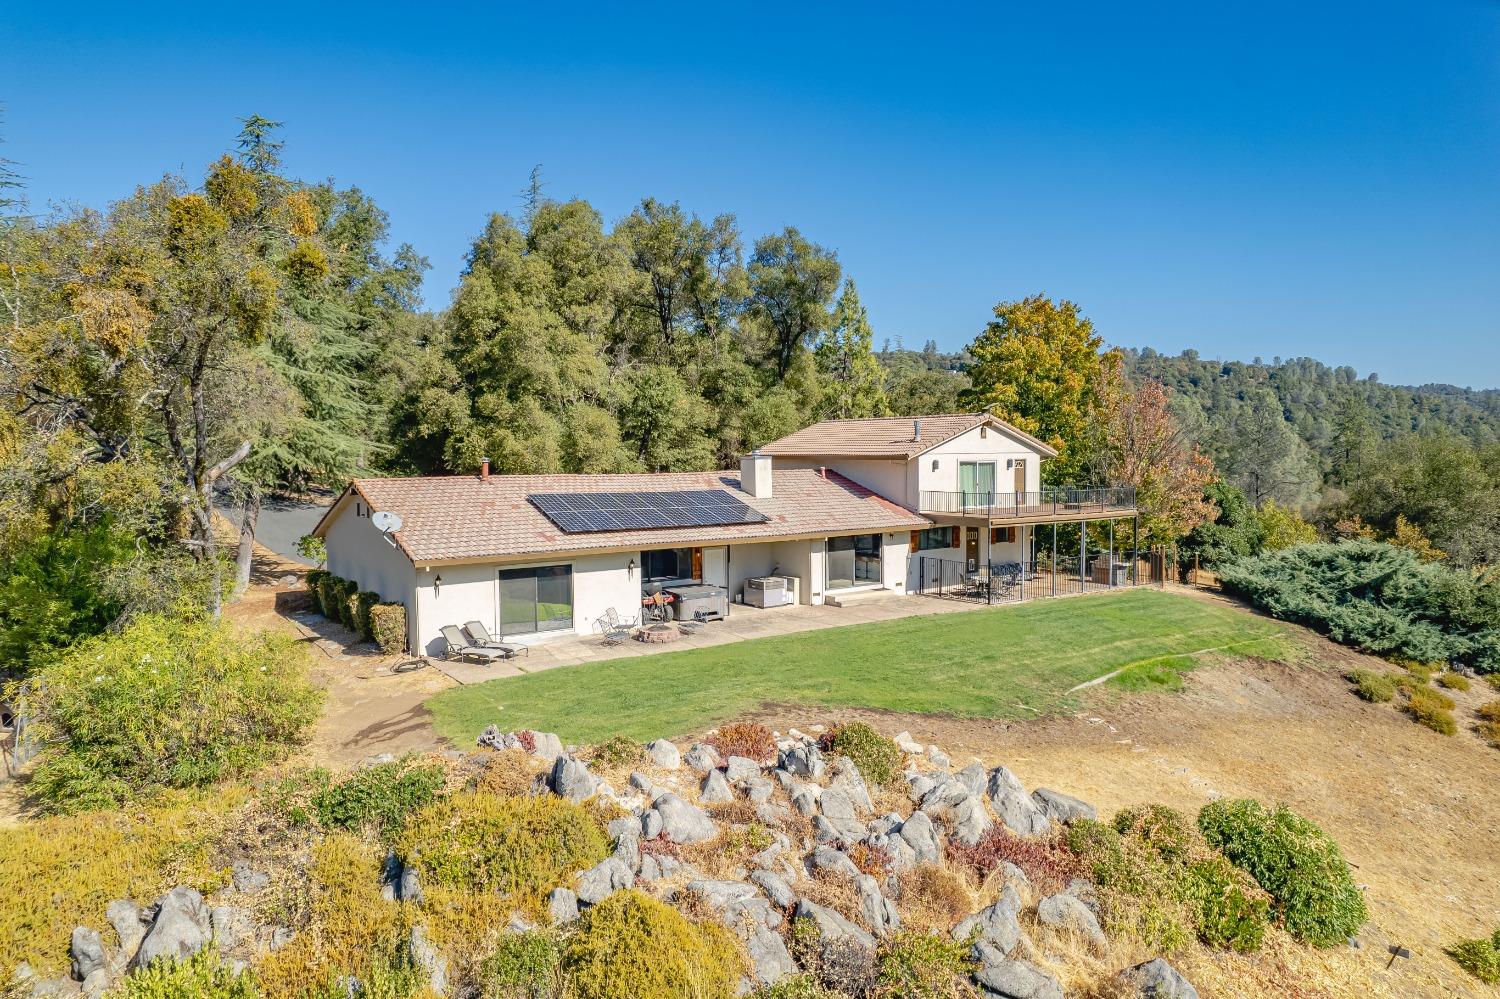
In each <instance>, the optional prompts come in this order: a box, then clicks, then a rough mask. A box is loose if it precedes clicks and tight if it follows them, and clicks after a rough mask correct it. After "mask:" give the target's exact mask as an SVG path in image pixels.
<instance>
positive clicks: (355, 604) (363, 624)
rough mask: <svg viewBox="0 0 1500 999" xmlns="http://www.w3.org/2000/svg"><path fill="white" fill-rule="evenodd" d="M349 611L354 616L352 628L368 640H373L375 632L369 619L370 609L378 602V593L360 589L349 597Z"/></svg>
mask: <svg viewBox="0 0 1500 999" xmlns="http://www.w3.org/2000/svg"><path fill="white" fill-rule="evenodd" d="M350 601H351V603H350V613H351V614H353V616H354V630H355V631H357V632H359V633H360V634H361V635H363V636H364V637H365V638H366V639H368V640H370V641H374V640H375V632H374V629H373V626H372V622H371V620H370V609H371V608H373V607H374V606H375V605H376V604H378V603H380V594H378V593H374V592H372V591H370V590H360V591H359V592H358V593H356V594H354V596H353V597H351V598H350Z"/></svg>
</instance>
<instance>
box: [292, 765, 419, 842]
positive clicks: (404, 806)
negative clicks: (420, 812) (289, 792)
mask: <svg viewBox="0 0 1500 999" xmlns="http://www.w3.org/2000/svg"><path fill="white" fill-rule="evenodd" d="M442 787H443V768H442V767H440V766H437V765H435V764H434V765H429V766H413V765H412V764H410V763H409V762H407V761H404V760H402V761H397V762H395V763H381V764H378V765H376V766H373V767H365V768H363V769H361V770H358V771H356V772H355V773H353V774H351V775H350V776H348V777H346V778H345V779H343V780H341V781H339V782H338V783H337V784H334V785H332V786H331V787H329V788H327V789H325V790H323V791H322V792H320V793H319V794H317V795H315V796H314V797H313V800H312V804H313V807H314V808H315V809H316V810H317V814H318V821H319V822H320V823H322V824H323V825H324V826H326V827H328V828H330V829H347V830H350V831H359V830H368V831H371V832H375V833H377V834H379V836H380V838H381V839H382V840H383V841H388V840H391V839H393V838H394V837H395V836H396V834H397V833H399V832H400V830H401V826H402V824H403V823H404V822H405V820H406V817H407V816H409V815H411V814H412V813H413V812H415V811H417V809H419V808H422V807H423V806H425V805H426V804H427V803H428V802H430V801H431V800H432V799H433V798H434V797H435V796H436V795H437V793H438V791H440V790H441V789H442Z"/></svg>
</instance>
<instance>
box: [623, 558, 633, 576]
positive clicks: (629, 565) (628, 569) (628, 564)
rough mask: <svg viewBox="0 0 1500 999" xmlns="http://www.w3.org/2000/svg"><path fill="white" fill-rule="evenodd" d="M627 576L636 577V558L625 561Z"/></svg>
mask: <svg viewBox="0 0 1500 999" xmlns="http://www.w3.org/2000/svg"><path fill="white" fill-rule="evenodd" d="M625 578H626V579H634V578H635V559H631V560H630V561H629V562H626V563H625Z"/></svg>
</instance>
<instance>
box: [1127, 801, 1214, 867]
mask: <svg viewBox="0 0 1500 999" xmlns="http://www.w3.org/2000/svg"><path fill="white" fill-rule="evenodd" d="M1111 824H1112V825H1113V826H1114V827H1115V831H1116V832H1118V833H1119V834H1120V835H1121V836H1124V837H1126V838H1127V839H1134V840H1136V841H1138V842H1139V843H1141V845H1143V846H1145V847H1146V848H1147V849H1149V850H1151V852H1153V853H1155V854H1156V856H1157V858H1158V859H1160V860H1161V861H1162V863H1164V864H1167V865H1169V866H1174V867H1175V866H1181V865H1183V864H1186V863H1187V862H1188V861H1189V860H1190V859H1191V858H1192V856H1193V854H1194V852H1195V851H1196V850H1197V848H1198V847H1199V846H1200V844H1201V843H1202V839H1201V838H1200V836H1199V833H1198V830H1197V829H1196V828H1194V827H1193V824H1192V822H1190V821H1189V820H1188V817H1187V816H1186V815H1183V814H1182V813H1181V812H1179V811H1178V810H1177V809H1175V808H1169V807H1167V806H1166V805H1156V804H1152V805H1146V806H1144V807H1142V808H1125V809H1121V810H1120V811H1119V812H1116V813H1115V817H1114V821H1113V822H1112V823H1111Z"/></svg>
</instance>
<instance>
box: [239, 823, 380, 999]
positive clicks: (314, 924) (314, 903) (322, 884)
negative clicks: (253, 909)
mask: <svg viewBox="0 0 1500 999" xmlns="http://www.w3.org/2000/svg"><path fill="white" fill-rule="evenodd" d="M383 862H384V854H383V851H381V852H377V851H376V850H375V849H373V848H372V847H370V846H369V845H367V844H365V843H364V842H362V841H360V840H359V839H358V838H357V837H355V836H353V835H351V834H349V833H331V834H329V835H327V836H324V837H323V838H322V839H320V840H318V841H317V842H316V843H314V844H313V847H312V856H311V861H310V863H309V864H308V868H307V881H306V883H305V885H299V886H296V887H288V888H287V889H284V892H285V894H284V895H283V897H282V898H280V899H279V900H278V901H279V902H280V907H281V908H282V909H283V910H285V911H286V912H287V915H288V916H289V917H290V923H291V925H292V929H293V930H295V931H296V932H295V935H294V936H293V937H292V939H291V941H290V942H289V943H287V944H286V945H285V946H283V947H281V948H280V949H279V950H277V951H275V952H274V953H271V954H269V955H267V956H266V957H264V958H263V959H262V960H261V961H260V962H259V964H258V966H257V967H256V969H255V970H256V976H257V978H259V980H260V985H261V988H262V990H263V991H264V992H265V994H266V995H267V996H268V997H282V996H285V997H287V999H291V997H299V999H300V997H306V996H322V995H328V994H329V993H328V991H327V989H328V987H329V985H330V984H332V983H333V982H335V981H336V980H337V977H338V976H342V975H352V976H354V977H355V978H358V979H360V980H364V979H365V978H366V977H367V976H368V975H370V974H371V972H372V971H373V972H375V973H376V975H377V976H379V975H380V973H381V972H382V971H383V970H385V971H389V970H390V969H391V966H392V965H393V963H395V961H396V958H395V955H399V954H400V953H402V950H403V946H404V932H403V931H404V930H405V929H406V927H405V924H404V923H403V922H402V919H401V908H400V904H399V903H397V902H390V901H386V900H385V899H384V898H382V897H381V894H380V875H381V868H382V866H383ZM387 977H388V976H387ZM335 994H337V993H335Z"/></svg>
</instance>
